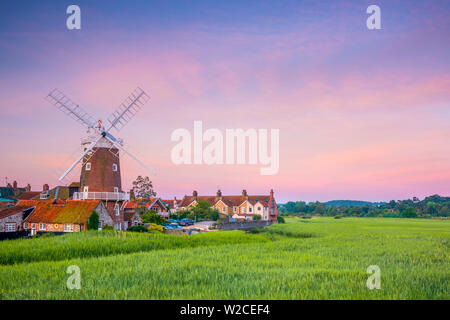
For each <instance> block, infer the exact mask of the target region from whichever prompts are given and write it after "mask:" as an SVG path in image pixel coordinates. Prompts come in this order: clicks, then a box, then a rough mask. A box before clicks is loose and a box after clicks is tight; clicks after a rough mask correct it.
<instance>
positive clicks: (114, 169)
mask: <svg viewBox="0 0 450 320" xmlns="http://www.w3.org/2000/svg"><path fill="white" fill-rule="evenodd" d="M113 171H117V164H115V163H113Z"/></svg>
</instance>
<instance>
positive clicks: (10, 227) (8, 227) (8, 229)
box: [5, 223, 16, 232]
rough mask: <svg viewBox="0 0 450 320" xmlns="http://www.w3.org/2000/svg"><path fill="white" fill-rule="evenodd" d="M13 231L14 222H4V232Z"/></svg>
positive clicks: (14, 228)
mask: <svg viewBox="0 0 450 320" xmlns="http://www.w3.org/2000/svg"><path fill="white" fill-rule="evenodd" d="M14 231H16V224H15V223H6V224H5V232H14Z"/></svg>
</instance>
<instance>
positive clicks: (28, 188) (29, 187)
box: [25, 184, 31, 192]
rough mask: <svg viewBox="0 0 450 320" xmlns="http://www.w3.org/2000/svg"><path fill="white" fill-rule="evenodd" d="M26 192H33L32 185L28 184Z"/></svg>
mask: <svg viewBox="0 0 450 320" xmlns="http://www.w3.org/2000/svg"><path fill="white" fill-rule="evenodd" d="M25 191H27V192H30V191H31V185H30V184H27V186H26V187H25Z"/></svg>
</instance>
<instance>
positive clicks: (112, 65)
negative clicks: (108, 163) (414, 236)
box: [0, 0, 450, 203]
mask: <svg viewBox="0 0 450 320" xmlns="http://www.w3.org/2000/svg"><path fill="white" fill-rule="evenodd" d="M71 4H76V5H78V6H79V7H80V9H81V29H80V30H68V29H67V27H66V19H67V17H68V16H69V15H68V14H66V8H67V7H68V6H69V5H71ZM371 4H376V5H378V6H379V7H380V9H381V29H380V30H368V28H367V27H366V20H367V18H368V17H369V14H367V13H366V9H367V7H368V6H369V5H371ZM449 15H450V3H449V2H448V1H439V0H436V1H433V2H432V3H431V4H430V3H429V2H424V1H393V0H389V1H364V0H358V1H340V0H339V1H262V0H258V1H250V0H246V1H200V0H197V1H193V0H191V1H181V0H177V1H98V0H97V1H70V2H69V1H23V0H18V1H5V2H4V3H2V10H1V11H0V134H1V136H2V137H3V139H2V152H1V154H2V156H1V158H0V159H1V160H0V175H1V178H0V179H1V180H0V185H4V184H5V178H6V177H8V181H9V182H12V181H13V180H17V181H18V183H19V186H24V185H26V184H27V183H30V184H31V186H32V189H33V190H41V188H42V185H43V184H44V183H48V184H50V185H51V186H55V185H56V184H57V177H58V174H59V173H61V172H62V171H63V169H64V167H68V164H70V163H71V161H73V160H74V159H75V158H76V157H77V156H78V154H79V152H80V150H81V149H80V148H81V146H80V138H82V137H84V136H85V130H84V128H83V127H82V126H80V125H79V124H78V123H76V122H75V121H73V120H72V119H70V118H69V117H67V116H66V115H64V114H63V113H61V112H60V111H58V110H57V109H56V108H55V107H53V106H52V105H51V104H49V103H48V102H47V101H46V100H45V96H46V95H47V94H48V93H49V92H50V91H51V90H52V89H54V88H58V89H59V90H61V91H62V92H64V93H65V94H66V95H67V96H68V97H70V98H71V99H72V100H73V101H75V102H76V103H77V104H79V105H80V106H82V107H83V108H84V109H85V110H86V111H87V112H88V113H89V114H91V115H92V116H93V117H95V118H96V119H97V118H101V119H103V120H104V121H105V120H106V119H107V117H108V116H109V115H110V114H111V113H112V112H113V111H114V110H115V109H116V108H117V107H118V106H119V104H120V103H121V102H122V101H123V100H124V99H125V98H126V97H127V96H128V95H129V94H130V93H131V92H132V91H133V90H134V89H135V88H136V87H137V86H139V87H141V88H142V89H143V90H145V92H146V93H147V94H148V95H149V96H150V97H151V100H150V101H149V102H148V103H147V104H146V105H145V106H144V108H143V109H142V110H141V111H140V112H139V113H138V114H137V115H136V117H134V118H133V119H132V120H131V121H130V123H128V125H127V126H126V127H125V128H124V129H123V130H121V131H120V132H119V133H118V134H117V135H118V136H120V137H121V138H123V139H124V141H125V143H126V144H127V145H128V146H129V148H130V150H131V151H132V152H133V153H134V154H136V155H137V156H138V157H139V158H140V159H141V160H142V161H143V162H145V163H146V164H147V165H148V166H150V167H151V168H152V169H154V170H155V171H156V172H157V175H156V176H151V180H152V181H153V185H154V187H155V190H156V192H157V193H158V195H159V196H161V197H163V198H173V197H174V196H177V198H181V197H182V196H183V195H185V194H191V193H192V191H193V190H197V191H198V193H199V194H215V193H216V190H217V188H220V189H221V190H222V193H223V194H229V195H230V194H240V193H241V191H242V189H246V190H247V192H248V193H249V194H268V193H269V190H270V189H274V192H275V197H276V199H277V201H278V202H280V203H282V202H286V201H288V200H303V201H316V200H318V201H327V200H333V199H354V200H369V201H389V200H392V199H394V200H399V199H408V198H412V197H413V196H417V197H419V198H421V199H422V198H423V197H425V196H427V195H431V194H440V195H442V196H449V195H450V192H449V191H450V150H449V144H448V141H449V139H450V127H449V121H450V59H449V58H448V57H449V56H450V19H449V18H448V17H449ZM196 120H198V121H202V122H203V127H204V130H206V129H208V128H216V129H219V130H221V131H222V132H225V130H226V129H237V128H242V129H245V130H246V129H249V128H254V129H269V130H270V129H279V132H280V138H279V145H280V147H279V148H280V155H279V162H280V167H279V171H278V173H277V174H275V175H261V174H260V165H251V164H244V165H216V164H213V165H206V164H202V165H194V164H192V165H185V164H180V165H176V164H174V163H173V162H172V160H171V156H170V155H171V150H172V148H173V147H174V146H175V145H176V142H173V141H171V139H170V137H171V134H172V132H173V131H174V130H176V129H178V128H185V129H187V130H189V131H190V132H193V125H194V121H196ZM121 166H122V170H121V171H122V184H123V187H124V189H128V188H130V187H131V183H132V181H133V180H134V179H135V178H136V176H137V175H148V173H147V172H145V171H144V170H143V169H142V167H140V166H139V165H138V164H137V163H136V162H134V161H133V160H132V159H130V158H128V157H127V156H124V157H123V159H121Z"/></svg>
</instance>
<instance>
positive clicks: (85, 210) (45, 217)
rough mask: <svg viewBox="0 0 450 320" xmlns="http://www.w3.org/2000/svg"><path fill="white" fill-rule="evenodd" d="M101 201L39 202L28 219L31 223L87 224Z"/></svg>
mask: <svg viewBox="0 0 450 320" xmlns="http://www.w3.org/2000/svg"><path fill="white" fill-rule="evenodd" d="M100 202H101V201H100V200H69V201H67V202H65V203H64V202H59V201H58V202H57V203H56V204H54V203H53V201H38V204H37V205H36V209H34V211H33V213H32V214H31V215H30V216H29V217H28V218H27V219H26V222H29V223H40V222H45V223H85V222H86V220H87V219H88V218H89V216H90V215H91V213H92V211H94V210H95V208H97V206H98V205H99V204H100Z"/></svg>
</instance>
